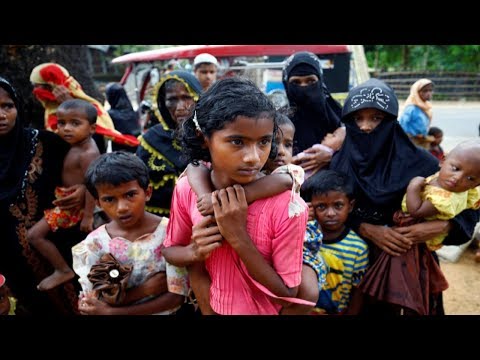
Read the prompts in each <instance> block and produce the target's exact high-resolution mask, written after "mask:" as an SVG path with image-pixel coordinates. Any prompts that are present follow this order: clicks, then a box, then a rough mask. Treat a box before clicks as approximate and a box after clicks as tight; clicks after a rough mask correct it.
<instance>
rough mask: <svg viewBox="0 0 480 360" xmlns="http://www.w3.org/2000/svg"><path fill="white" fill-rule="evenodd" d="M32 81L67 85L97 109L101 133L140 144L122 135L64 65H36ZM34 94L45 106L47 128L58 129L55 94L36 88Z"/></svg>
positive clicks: (74, 95) (129, 143) (120, 141)
mask: <svg viewBox="0 0 480 360" xmlns="http://www.w3.org/2000/svg"><path fill="white" fill-rule="evenodd" d="M30 81H31V82H32V83H33V84H48V85H50V86H52V87H53V88H55V86H58V85H63V86H65V87H66V88H67V89H68V91H69V92H70V95H71V96H72V97H73V98H75V99H82V100H86V101H88V102H89V103H91V104H92V105H93V106H95V108H96V109H97V130H96V132H97V133H98V134H100V135H104V136H106V137H109V138H111V139H112V140H113V141H114V142H117V143H120V144H126V145H130V146H136V145H138V140H137V139H136V138H135V137H133V136H129V135H122V134H121V133H120V132H119V131H117V130H115V127H114V125H113V121H112V119H111V118H110V115H108V112H106V111H105V109H104V108H103V106H102V105H101V104H100V102H98V101H97V100H95V99H94V98H92V97H90V96H88V95H87V94H85V93H84V92H83V89H82V87H81V86H80V84H79V83H78V81H77V80H75V78H74V77H72V76H70V74H69V73H68V71H67V69H65V68H64V67H63V66H60V65H58V64H54V63H44V64H40V65H38V66H36V67H35V68H34V69H33V70H32V73H31V74H30ZM33 94H34V95H35V97H36V98H37V99H38V101H40V102H41V103H42V105H43V107H44V108H45V128H46V129H47V130H51V131H55V130H56V129H57V108H58V106H59V105H60V104H59V103H58V102H57V101H56V98H55V95H53V93H52V92H51V91H50V90H47V89H42V88H36V89H34V90H33Z"/></svg>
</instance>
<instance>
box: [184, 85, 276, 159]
mask: <svg viewBox="0 0 480 360" xmlns="http://www.w3.org/2000/svg"><path fill="white" fill-rule="evenodd" d="M194 116H196V118H197V121H198V124H199V125H200V128H201V131H202V133H203V135H204V136H205V137H207V138H210V137H211V136H212V134H213V133H214V132H215V131H217V130H221V129H223V128H224V126H225V124H226V123H230V122H233V121H235V120H236V118H237V116H246V117H249V118H254V119H259V118H260V117H270V118H272V120H273V124H274V126H273V138H275V136H276V133H277V129H278V126H277V120H276V116H275V107H274V105H273V103H272V102H271V101H270V99H269V98H268V97H267V95H265V94H264V93H263V92H262V91H261V90H260V89H259V88H258V87H257V86H256V85H255V84H254V83H253V82H252V81H251V80H248V79H244V78H238V77H233V78H226V79H222V80H219V81H217V82H215V83H214V84H213V85H212V86H211V87H210V88H209V89H208V90H207V91H206V92H205V93H203V94H202V95H201V96H200V99H199V100H198V103H197V105H196V110H195V113H194ZM177 136H178V137H179V140H180V142H181V144H182V149H183V152H184V154H185V156H186V158H187V161H189V162H192V163H193V164H198V161H199V160H205V161H211V158H210V152H209V150H208V148H205V147H204V146H203V144H204V141H203V138H202V136H199V135H198V134H197V130H196V128H195V124H194V122H193V120H192V118H190V119H188V120H186V121H184V122H183V124H182V126H181V127H180V129H179V133H178V135H177ZM276 153H277V148H276V145H275V144H274V143H272V150H271V151H270V158H272V157H273V158H275V156H276Z"/></svg>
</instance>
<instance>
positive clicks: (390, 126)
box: [330, 79, 438, 207]
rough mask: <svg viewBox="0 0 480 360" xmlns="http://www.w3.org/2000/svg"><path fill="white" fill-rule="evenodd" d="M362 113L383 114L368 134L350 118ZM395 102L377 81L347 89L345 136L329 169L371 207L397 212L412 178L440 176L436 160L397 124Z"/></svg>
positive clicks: (393, 97)
mask: <svg viewBox="0 0 480 360" xmlns="http://www.w3.org/2000/svg"><path fill="white" fill-rule="evenodd" d="M365 108H375V109H378V110H380V111H383V112H385V113H386V114H387V116H386V117H385V119H384V120H383V121H382V122H381V123H380V124H379V125H378V126H377V127H376V128H375V129H374V130H373V131H372V132H370V133H368V134H367V133H364V132H362V131H361V130H360V129H359V127H358V126H357V124H356V123H355V121H354V120H353V117H352V115H353V114H354V113H355V112H356V111H358V110H360V109H365ZM397 116H398V101H397V97H396V95H395V93H394V92H393V90H392V89H391V88H390V87H389V86H388V85H386V84H385V83H383V82H382V81H380V80H378V79H370V80H368V81H366V82H365V83H363V84H361V85H358V86H357V87H356V88H353V89H352V90H350V92H349V95H348V97H347V99H346V100H345V105H344V107H343V117H342V121H343V123H344V124H345V126H346V136H345V141H344V143H343V146H342V148H341V149H340V151H339V152H338V153H336V154H335V156H334V157H333V159H332V162H331V164H330V168H331V169H334V170H339V171H342V172H344V173H346V174H347V175H348V176H349V178H350V179H351V181H353V183H354V185H355V186H356V187H357V189H358V187H359V188H360V189H361V190H362V192H363V194H364V195H365V196H366V197H367V199H368V200H370V201H371V203H373V204H376V205H378V206H380V207H388V206H391V207H398V206H399V205H400V204H399V203H398V204H397V202H398V201H399V200H401V198H402V196H403V194H404V192H405V190H406V188H407V185H408V183H409V182H410V180H411V179H412V178H413V177H415V176H429V175H431V174H433V173H435V172H436V171H438V161H437V160H436V159H435V158H434V157H433V156H432V155H430V154H429V153H428V152H427V151H425V150H423V149H419V148H417V147H416V146H415V145H414V144H413V143H412V142H411V141H410V139H409V138H408V136H407V135H406V134H405V132H404V131H403V129H402V128H401V126H400V124H399V123H398V121H397Z"/></svg>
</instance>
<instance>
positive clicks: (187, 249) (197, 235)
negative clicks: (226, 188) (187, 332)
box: [162, 215, 223, 315]
mask: <svg viewBox="0 0 480 360" xmlns="http://www.w3.org/2000/svg"><path fill="white" fill-rule="evenodd" d="M222 239H223V238H222V235H221V234H220V232H219V229H218V226H216V224H215V219H214V217H213V216H210V215H209V216H206V217H204V218H203V219H202V220H201V221H200V222H199V223H198V224H196V225H194V226H193V227H192V235H191V242H190V244H189V245H186V246H169V247H166V248H164V249H163V251H162V253H163V256H164V257H165V259H166V260H167V262H168V263H170V264H172V265H175V266H180V267H187V270H188V275H189V277H190V286H191V287H192V290H193V292H194V294H195V297H196V299H197V303H198V305H199V307H200V310H201V312H202V314H203V315H211V314H215V313H214V311H213V310H212V308H211V307H210V284H211V279H210V276H209V274H208V272H207V270H206V269H205V264H204V262H203V261H204V260H205V259H206V258H207V257H208V256H210V253H211V252H212V251H213V250H215V249H216V248H218V247H220V246H221V245H222V243H221V241H222Z"/></svg>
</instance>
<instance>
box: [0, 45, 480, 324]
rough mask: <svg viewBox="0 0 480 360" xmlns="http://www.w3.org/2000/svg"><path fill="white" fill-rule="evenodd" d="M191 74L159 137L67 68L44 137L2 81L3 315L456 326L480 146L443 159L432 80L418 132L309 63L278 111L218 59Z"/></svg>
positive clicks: (41, 75)
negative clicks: (402, 320)
mask: <svg viewBox="0 0 480 360" xmlns="http://www.w3.org/2000/svg"><path fill="white" fill-rule="evenodd" d="M171 65H172V69H168V70H166V71H165V72H164V73H163V74H161V75H160V76H159V78H158V81H157V82H156V84H155V85H154V86H153V89H152V91H151V94H150V97H151V98H150V102H151V104H152V105H151V108H150V109H149V117H148V118H149V119H148V125H147V126H146V127H145V128H143V126H142V125H140V124H141V123H140V120H139V114H138V113H137V112H136V111H134V110H133V107H132V105H131V103H130V101H129V100H128V97H127V95H126V92H125V89H124V88H123V87H122V86H121V85H120V84H117V83H112V84H108V85H107V87H106V90H105V94H106V99H107V103H108V107H109V109H108V110H105V108H104V106H103V105H101V104H100V102H99V101H98V100H96V99H94V98H92V97H90V96H88V95H87V94H85V93H84V92H83V90H82V88H81V86H80V84H79V83H78V82H77V81H76V80H75V79H74V78H73V77H72V76H70V74H69V73H68V71H67V70H66V69H65V68H63V67H62V66H60V65H58V64H54V63H46V64H41V65H39V66H37V67H35V68H34V69H33V70H32V73H31V76H30V79H31V82H32V86H33V94H34V95H35V97H36V98H37V99H38V100H39V101H40V103H41V104H42V105H43V106H44V109H45V129H42V130H39V129H34V128H31V127H27V126H25V125H24V124H25V119H24V117H23V114H22V106H21V99H20V98H19V97H18V96H17V92H16V91H15V88H14V86H12V84H11V83H10V82H9V81H8V79H7V75H8V74H0V146H1V150H2V151H1V152H0V158H1V165H2V166H1V167H0V178H1V182H0V184H1V185H0V186H1V190H0V214H1V216H2V218H3V219H5V220H6V222H5V224H6V226H5V227H4V228H5V231H6V234H5V235H4V240H3V241H2V242H0V314H9V315H13V314H18V315H23V314H81V315H147V314H163V315H189V316H198V315H398V314H404V315H443V314H444V308H443V299H442V292H443V291H444V290H446V289H447V288H448V279H446V278H445V276H444V275H443V273H442V270H441V268H440V264H439V259H438V256H437V255H436V252H435V251H436V250H438V249H439V248H441V247H442V246H443V245H460V244H463V243H466V242H467V241H469V240H470V238H471V237H472V235H473V231H474V228H475V225H476V224H477V223H478V221H479V218H480V211H479V208H480V142H479V141H469V142H465V143H462V144H460V145H458V146H457V147H455V148H454V149H453V150H452V151H450V152H448V153H445V152H444V151H443V148H442V147H441V145H440V144H441V142H442V138H443V132H442V130H441V129H438V128H435V127H431V126H430V125H431V120H432V105H431V102H430V101H431V98H432V93H433V86H434V85H433V83H432V81H430V80H429V79H420V80H418V81H417V82H415V83H414V84H413V85H412V88H411V92H410V95H409V97H408V99H407V101H406V103H405V108H404V110H403V112H402V114H400V116H399V103H398V99H397V96H396V94H395V92H394V91H393V89H392V88H391V87H390V86H388V85H387V84H386V83H385V82H383V81H381V80H378V79H375V78H372V79H370V80H368V81H366V82H364V83H362V84H359V85H358V86H356V87H354V88H352V89H351V90H350V91H349V93H348V96H347V98H346V99H345V101H344V103H343V105H341V104H340V103H339V102H338V101H336V100H335V99H334V98H333V97H332V95H331V94H330V92H329V90H328V87H327V85H326V83H325V81H324V75H323V70H322V65H321V61H320V59H319V58H318V57H317V56H316V55H315V54H312V53H309V52H298V53H295V54H293V55H291V56H290V57H289V58H287V59H286V61H285V64H284V69H283V77H282V80H283V85H284V87H285V91H286V95H287V97H288V102H289V105H288V108H282V109H277V108H276V107H275V106H274V104H273V103H272V102H271V100H270V99H269V98H268V97H267V95H266V94H264V92H262V91H261V90H260V89H259V88H258V86H257V85H256V84H254V83H253V82H252V81H250V80H248V79H245V78H242V77H241V76H233V77H227V78H224V79H219V80H217V71H218V66H219V65H218V61H217V59H216V58H215V57H213V56H212V55H210V54H200V55H198V56H197V57H196V58H195V59H194V61H193V66H194V68H193V69H192V70H193V72H189V71H185V70H175V69H174V65H175V64H174V63H173V62H172V64H171ZM109 141H112V142H113V143H112V146H111V149H109V146H107V144H108V142H109ZM112 150H113V151H112ZM98 214H102V215H103V218H102V219H101V220H102V221H100V222H98V221H97V220H98V218H97V215H98ZM479 260H480V255H479Z"/></svg>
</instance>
